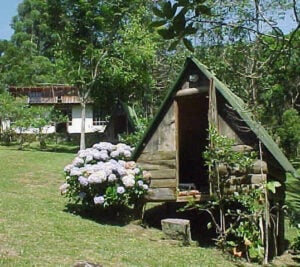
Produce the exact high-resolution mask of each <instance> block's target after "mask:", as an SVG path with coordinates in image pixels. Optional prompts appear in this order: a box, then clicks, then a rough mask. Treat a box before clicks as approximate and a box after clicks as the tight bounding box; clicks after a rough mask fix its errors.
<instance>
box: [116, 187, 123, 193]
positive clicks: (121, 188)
mask: <svg viewBox="0 0 300 267" xmlns="http://www.w3.org/2000/svg"><path fill="white" fill-rule="evenodd" d="M117 193H118V194H124V193H125V188H124V187H123V186H118V187H117Z"/></svg>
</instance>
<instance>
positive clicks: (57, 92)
mask: <svg viewBox="0 0 300 267" xmlns="http://www.w3.org/2000/svg"><path fill="white" fill-rule="evenodd" d="M9 92H10V94H12V95H13V96H26V97H27V98H28V103H29V104H30V105H40V106H54V107H55V109H57V110H60V111H61V112H62V114H64V115H66V116H68V118H69V121H68V122H67V123H61V124H58V125H55V126H49V127H47V133H53V132H60V133H63V132H66V133H69V134H79V133H80V131H81V105H80V100H79V97H78V89H77V88H76V87H72V86H66V85H51V86H31V87H13V86H11V87H9ZM105 126H106V121H105V120H104V119H103V116H102V113H101V110H100V108H99V107H97V106H96V105H94V103H93V101H89V102H88V104H87V106H86V122H85V131H86V133H94V132H103V131H104V129H105Z"/></svg>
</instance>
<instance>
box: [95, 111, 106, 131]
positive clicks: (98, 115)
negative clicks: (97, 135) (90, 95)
mask: <svg viewBox="0 0 300 267" xmlns="http://www.w3.org/2000/svg"><path fill="white" fill-rule="evenodd" d="M106 124H107V121H106V120H105V115H104V114H103V112H102V111H101V110H100V109H99V108H97V107H96V108H93V125H95V126H104V125H106Z"/></svg>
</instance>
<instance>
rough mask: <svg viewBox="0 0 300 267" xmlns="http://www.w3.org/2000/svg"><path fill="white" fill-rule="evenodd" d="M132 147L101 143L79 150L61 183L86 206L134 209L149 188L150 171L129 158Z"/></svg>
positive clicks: (71, 198)
mask: <svg viewBox="0 0 300 267" xmlns="http://www.w3.org/2000/svg"><path fill="white" fill-rule="evenodd" d="M132 150H133V149H132V148H131V147H130V146H128V145H126V144H123V143H119V144H117V145H113V144H111V143H108V142H100V143H97V144H95V145H93V147H92V148H88V149H85V150H80V151H79V152H78V154H77V156H76V157H75V159H74V160H73V162H72V163H71V164H69V165H67V166H66V167H65V169H64V172H65V178H66V182H65V184H63V185H62V186H61V190H62V192H63V193H65V194H66V196H67V197H69V202H72V203H75V204H81V205H82V206H83V207H84V208H87V209H91V208H92V209H93V208H96V207H102V208H103V209H114V210H116V208H118V209H122V208H128V207H130V208H133V207H135V205H136V204H138V202H139V201H141V200H142V198H143V197H144V195H145V194H146V193H147V191H148V179H149V173H147V172H144V171H142V170H141V168H139V167H138V166H137V165H136V163H135V162H134V161H128V160H129V159H130V157H131V154H132Z"/></svg>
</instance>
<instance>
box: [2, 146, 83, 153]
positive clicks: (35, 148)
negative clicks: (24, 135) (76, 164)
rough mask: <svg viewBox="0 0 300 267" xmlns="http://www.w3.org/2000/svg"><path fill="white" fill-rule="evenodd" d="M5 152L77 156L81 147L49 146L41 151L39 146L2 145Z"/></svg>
mask: <svg viewBox="0 0 300 267" xmlns="http://www.w3.org/2000/svg"><path fill="white" fill-rule="evenodd" d="M0 146H1V148H2V149H3V150H4V149H6V150H18V151H33V152H34V151H39V152H55V153H70V154H75V153H77V152H78V150H79V146H75V145H51V144H50V145H47V146H46V148H43V149H41V148H40V147H39V146H30V145H26V144H25V146H23V147H22V148H20V146H19V145H18V144H10V145H3V144H0Z"/></svg>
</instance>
